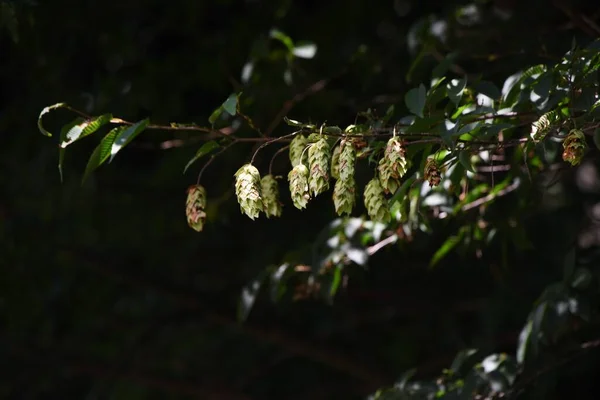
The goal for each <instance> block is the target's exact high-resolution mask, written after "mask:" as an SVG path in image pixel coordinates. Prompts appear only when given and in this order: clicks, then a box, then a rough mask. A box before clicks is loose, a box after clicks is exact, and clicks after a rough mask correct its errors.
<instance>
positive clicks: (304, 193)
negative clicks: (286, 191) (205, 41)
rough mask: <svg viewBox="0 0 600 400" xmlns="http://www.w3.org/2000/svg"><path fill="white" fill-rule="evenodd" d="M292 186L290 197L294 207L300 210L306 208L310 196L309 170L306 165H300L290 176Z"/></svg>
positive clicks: (293, 169)
mask: <svg viewBox="0 0 600 400" xmlns="http://www.w3.org/2000/svg"><path fill="white" fill-rule="evenodd" d="M288 181H289V184H290V195H291V197H292V202H293V203H294V206H295V207H296V208H298V209H300V210H302V209H303V208H306V205H307V204H308V200H310V194H309V192H308V168H306V166H305V165H304V164H298V165H296V166H295V167H294V168H292V170H291V171H290V173H289V174H288Z"/></svg>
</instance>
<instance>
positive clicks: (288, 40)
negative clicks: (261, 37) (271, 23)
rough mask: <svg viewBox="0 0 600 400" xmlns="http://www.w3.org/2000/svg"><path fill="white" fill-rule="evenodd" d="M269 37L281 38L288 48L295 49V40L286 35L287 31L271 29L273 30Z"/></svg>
mask: <svg viewBox="0 0 600 400" xmlns="http://www.w3.org/2000/svg"><path fill="white" fill-rule="evenodd" d="M269 37H270V38H272V39H277V40H279V41H280V42H281V43H283V44H284V45H285V47H287V48H288V50H289V51H294V41H293V40H292V38H291V37H289V36H288V35H286V34H285V33H283V32H281V31H280V30H279V29H275V28H274V29H271V31H270V32H269Z"/></svg>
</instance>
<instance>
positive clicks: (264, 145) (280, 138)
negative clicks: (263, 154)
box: [250, 130, 302, 164]
mask: <svg viewBox="0 0 600 400" xmlns="http://www.w3.org/2000/svg"><path fill="white" fill-rule="evenodd" d="M300 132H302V131H301V130H300V131H296V132H292V133H290V134H289V135H284V136H279V137H277V138H274V139H270V140H269V141H267V142H265V143H263V144H261V145H260V146H258V149H256V151H255V152H254V154H253V155H252V158H251V159H250V164H254V159H255V158H256V155H257V154H258V152H259V151H260V149H262V148H264V147H266V146H268V145H270V144H271V143H274V142H278V141H280V140H283V139H289V138H291V137H292V136H294V135H297V134H298V133H300ZM265 139H268V138H265Z"/></svg>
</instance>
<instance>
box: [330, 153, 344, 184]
mask: <svg viewBox="0 0 600 400" xmlns="http://www.w3.org/2000/svg"><path fill="white" fill-rule="evenodd" d="M341 152H342V146H341V145H340V146H336V147H335V149H333V154H332V155H331V177H332V178H333V179H340V153H341Z"/></svg>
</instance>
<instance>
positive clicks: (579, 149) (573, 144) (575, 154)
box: [562, 129, 587, 166]
mask: <svg viewBox="0 0 600 400" xmlns="http://www.w3.org/2000/svg"><path fill="white" fill-rule="evenodd" d="M563 148H564V149H565V151H563V154H562V158H563V160H564V161H566V162H568V163H570V164H571V165H573V166H575V165H577V164H579V163H580V162H581V159H582V158H583V155H584V154H585V150H586V148H587V143H586V142H585V135H584V134H583V132H582V131H580V130H579V129H573V130H572V131H571V132H569V134H568V135H567V137H566V139H565V141H564V142H563Z"/></svg>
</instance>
